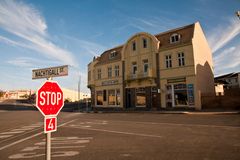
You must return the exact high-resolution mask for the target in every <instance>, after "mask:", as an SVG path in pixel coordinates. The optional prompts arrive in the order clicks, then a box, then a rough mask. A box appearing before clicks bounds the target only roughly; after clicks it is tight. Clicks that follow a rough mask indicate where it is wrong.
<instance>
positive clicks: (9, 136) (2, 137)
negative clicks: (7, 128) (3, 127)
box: [0, 135, 13, 139]
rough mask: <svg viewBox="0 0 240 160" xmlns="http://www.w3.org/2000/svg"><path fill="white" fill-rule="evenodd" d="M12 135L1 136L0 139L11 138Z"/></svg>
mask: <svg viewBox="0 0 240 160" xmlns="http://www.w3.org/2000/svg"><path fill="white" fill-rule="evenodd" d="M12 136H13V135H2V136H0V139H1V138H2V139H3V138H8V137H12Z"/></svg>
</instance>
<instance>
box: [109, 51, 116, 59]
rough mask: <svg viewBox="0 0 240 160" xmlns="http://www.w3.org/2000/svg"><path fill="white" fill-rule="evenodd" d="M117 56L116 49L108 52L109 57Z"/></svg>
mask: <svg viewBox="0 0 240 160" xmlns="http://www.w3.org/2000/svg"><path fill="white" fill-rule="evenodd" d="M116 56H117V52H116V51H112V52H111V53H110V54H109V59H113V58H114V57H116Z"/></svg>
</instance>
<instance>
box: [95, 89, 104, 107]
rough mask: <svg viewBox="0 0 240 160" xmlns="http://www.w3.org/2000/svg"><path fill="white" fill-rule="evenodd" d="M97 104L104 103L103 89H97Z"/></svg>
mask: <svg viewBox="0 0 240 160" xmlns="http://www.w3.org/2000/svg"><path fill="white" fill-rule="evenodd" d="M96 96H97V98H96V99H97V105H103V92H102V91H97V94H96Z"/></svg>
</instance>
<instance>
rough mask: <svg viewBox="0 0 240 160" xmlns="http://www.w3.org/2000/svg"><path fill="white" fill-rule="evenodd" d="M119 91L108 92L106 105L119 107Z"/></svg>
mask: <svg viewBox="0 0 240 160" xmlns="http://www.w3.org/2000/svg"><path fill="white" fill-rule="evenodd" d="M120 101H121V98H120V90H119V89H117V90H108V105H113V106H119V105H120Z"/></svg>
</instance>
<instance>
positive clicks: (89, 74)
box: [88, 71, 91, 81]
mask: <svg viewBox="0 0 240 160" xmlns="http://www.w3.org/2000/svg"><path fill="white" fill-rule="evenodd" d="M88 81H91V71H88Z"/></svg>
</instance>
